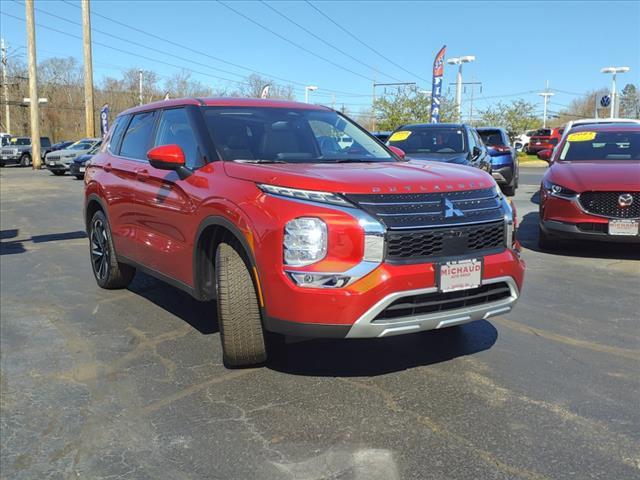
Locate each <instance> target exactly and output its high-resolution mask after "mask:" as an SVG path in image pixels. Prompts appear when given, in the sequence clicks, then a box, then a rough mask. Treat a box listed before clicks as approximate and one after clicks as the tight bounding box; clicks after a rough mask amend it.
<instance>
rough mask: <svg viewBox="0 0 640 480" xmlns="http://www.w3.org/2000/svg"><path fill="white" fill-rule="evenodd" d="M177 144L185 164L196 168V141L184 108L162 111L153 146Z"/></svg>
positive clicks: (197, 160) (197, 162)
mask: <svg viewBox="0 0 640 480" xmlns="http://www.w3.org/2000/svg"><path fill="white" fill-rule="evenodd" d="M160 145H178V146H179V147H180V148H182V151H183V152H184V159H185V164H186V166H187V167H189V168H196V167H197V166H200V165H201V164H202V162H199V156H200V155H199V151H198V142H197V140H196V137H195V135H194V133H193V128H191V123H190V122H189V116H188V115H187V111H186V110H185V109H184V108H172V109H171V110H165V111H163V112H162V117H160V122H159V124H158V131H157V133H156V140H155V144H154V146H156V147H159V146H160Z"/></svg>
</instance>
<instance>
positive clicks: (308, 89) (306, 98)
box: [304, 85, 318, 103]
mask: <svg viewBox="0 0 640 480" xmlns="http://www.w3.org/2000/svg"><path fill="white" fill-rule="evenodd" d="M316 90H318V87H316V86H315V85H307V86H306V87H304V103H309V92H315V91H316Z"/></svg>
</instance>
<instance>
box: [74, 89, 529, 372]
mask: <svg viewBox="0 0 640 480" xmlns="http://www.w3.org/2000/svg"><path fill="white" fill-rule="evenodd" d="M345 136H348V137H349V138H351V139H353V142H351V143H349V144H347V145H342V144H341V143H340V139H341V138H344V137H345ZM85 186H86V192H85V195H86V198H85V218H86V225H87V231H88V235H89V238H90V248H91V263H92V266H93V271H94V274H95V278H96V280H97V282H98V284H99V285H100V286H101V287H103V288H122V287H125V286H126V285H127V284H128V283H129V282H130V281H131V279H132V277H133V275H134V273H135V271H136V269H140V270H142V271H145V272H147V273H150V274H151V275H154V276H156V277H157V278H159V279H161V280H164V281H166V282H168V283H170V284H172V285H175V286H177V287H178V288H181V289H183V290H186V291H187V292H189V293H190V294H191V295H193V296H194V297H195V298H196V299H198V300H203V301H206V300H212V299H217V306H218V321H219V325H220V333H221V339H222V346H223V352H224V360H225V362H226V364H227V365H229V366H241V365H251V364H256V363H261V362H263V361H265V360H266V358H267V351H268V347H269V343H270V339H271V338H272V335H271V334H272V333H280V334H287V335H295V336H302V337H349V338H362V337H386V336H390V335H397V334H403V333H411V332H417V331H421V330H429V329H434V328H442V327H448V326H452V325H458V324H462V323H466V322H469V321H472V320H479V319H486V318H488V317H490V316H492V315H497V314H501V313H505V312H508V311H510V310H511V308H512V306H513V305H514V304H515V302H516V300H517V298H518V296H519V292H520V289H521V287H522V281H523V276H524V264H523V262H522V260H521V259H520V255H519V245H518V243H517V241H516V239H515V232H516V220H515V214H514V212H513V209H512V207H511V206H510V203H509V202H508V201H507V200H506V199H505V198H504V197H503V196H502V194H501V193H500V190H499V189H498V188H497V187H496V184H495V182H494V181H493V179H492V178H491V176H490V175H489V174H487V173H486V172H483V171H481V170H478V169H475V168H471V167H464V166H460V165H448V164H441V163H431V162H416V163H413V162H407V161H404V159H403V158H402V151H401V150H398V149H393V148H387V147H386V146H384V145H383V144H382V143H380V142H379V141H378V140H377V139H376V138H375V137H373V136H372V135H370V134H369V133H367V132H366V130H364V129H363V128H362V127H360V126H358V125H357V124H355V123H354V122H352V121H351V120H349V119H348V118H346V117H345V116H344V115H341V114H340V113H338V112H335V111H333V110H331V109H329V108H325V107H319V106H312V105H308V104H300V103H294V102H280V101H271V100H254V99H230V98H224V99H205V100H201V99H182V100H168V101H163V102H158V103H153V104H149V105H144V106H140V107H136V108H133V109H131V110H128V111H126V112H124V113H122V114H120V115H119V116H118V118H117V119H116V121H115V122H114V125H113V127H112V128H111V131H110V132H109V134H108V136H107V138H106V139H105V141H104V143H103V147H102V150H101V152H100V153H99V154H97V155H96V156H95V157H93V159H92V161H91V165H90V166H89V167H88V169H87V172H86V176H85Z"/></svg>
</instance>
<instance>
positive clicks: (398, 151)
mask: <svg viewBox="0 0 640 480" xmlns="http://www.w3.org/2000/svg"><path fill="white" fill-rule="evenodd" d="M389 150H391V151H392V152H393V153H395V154H396V155H397V156H398V157H400V159H401V160H404V159H405V157H406V156H407V154H406V153H404V150H402V149H401V148H398V147H394V146H392V145H390V146H389Z"/></svg>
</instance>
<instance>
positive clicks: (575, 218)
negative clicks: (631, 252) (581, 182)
mask: <svg viewBox="0 0 640 480" xmlns="http://www.w3.org/2000/svg"><path fill="white" fill-rule="evenodd" d="M540 198H541V202H540V228H541V229H542V231H543V232H544V233H546V234H547V235H549V236H552V237H556V238H567V239H568V238H575V239H579V240H595V241H604V242H616V243H638V242H640V235H633V236H632V235H610V234H609V233H608V232H609V230H608V226H609V220H610V219H609V218H608V217H601V216H597V215H592V214H589V213H587V212H585V211H584V210H583V209H582V208H581V207H580V204H579V203H578V200H577V199H574V200H569V199H564V198H557V197H554V196H551V195H549V194H547V193H546V191H545V190H544V189H542V191H541V194H540ZM611 220H616V219H611Z"/></svg>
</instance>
